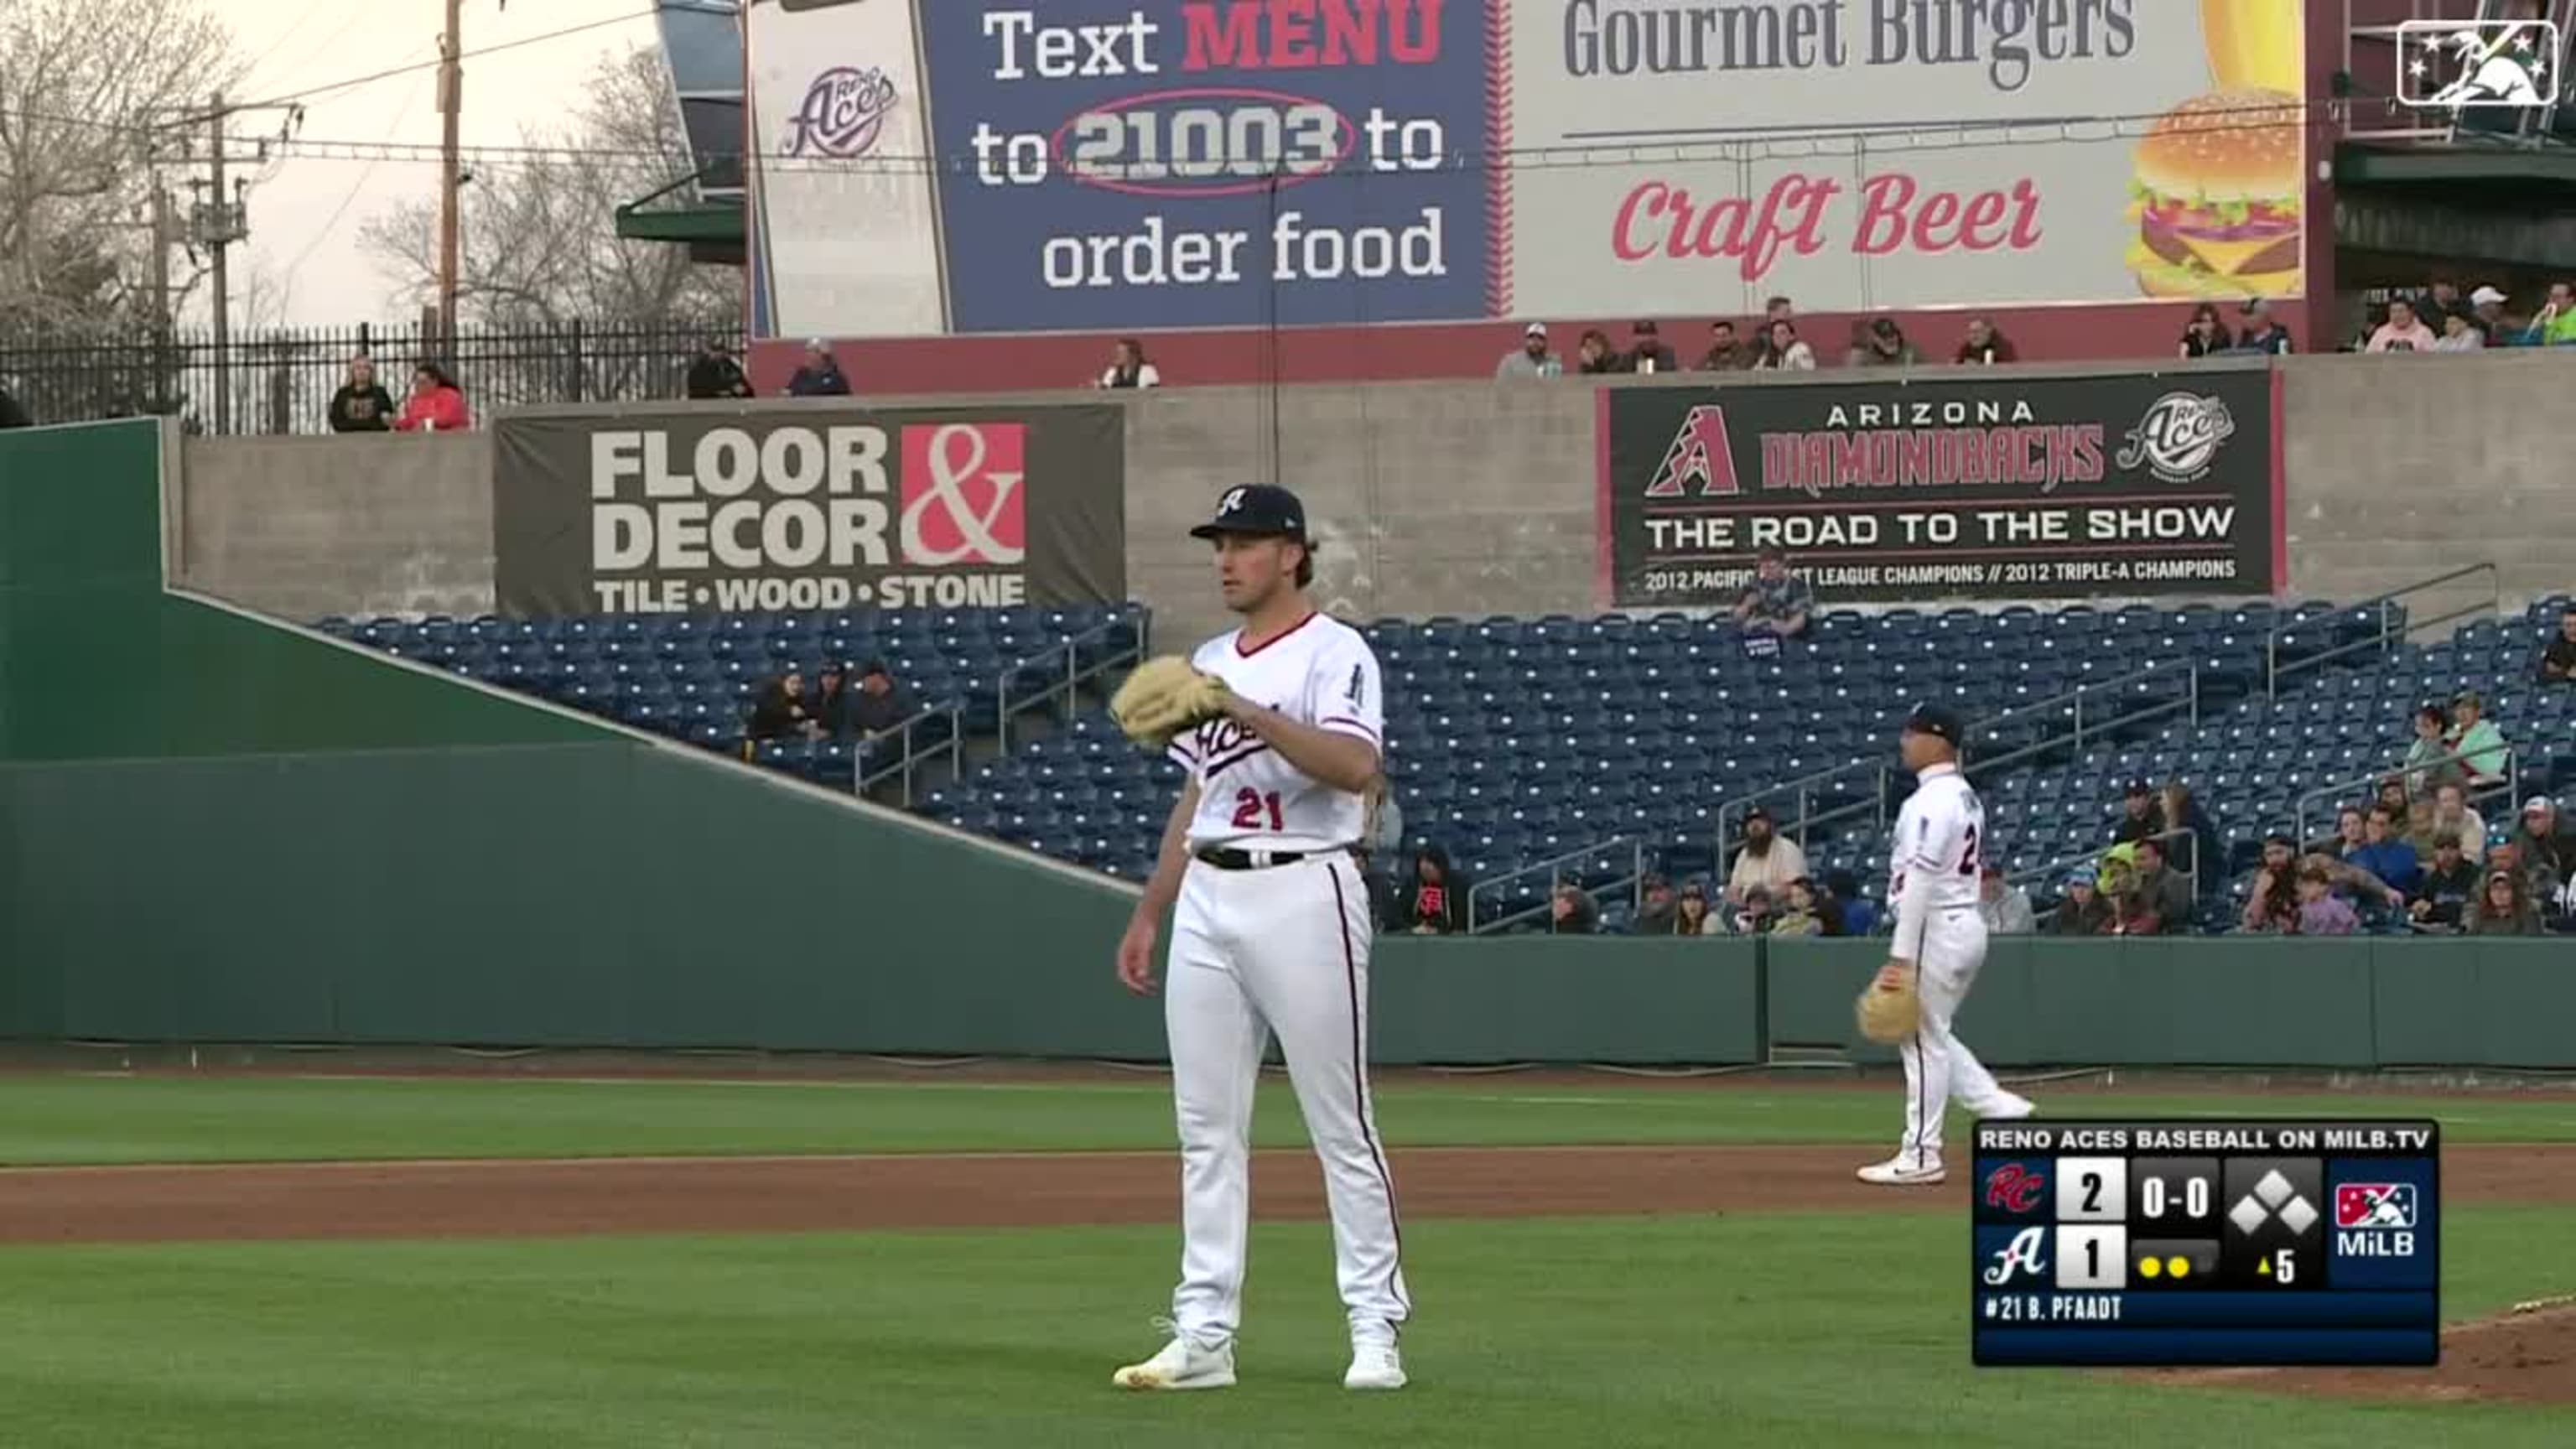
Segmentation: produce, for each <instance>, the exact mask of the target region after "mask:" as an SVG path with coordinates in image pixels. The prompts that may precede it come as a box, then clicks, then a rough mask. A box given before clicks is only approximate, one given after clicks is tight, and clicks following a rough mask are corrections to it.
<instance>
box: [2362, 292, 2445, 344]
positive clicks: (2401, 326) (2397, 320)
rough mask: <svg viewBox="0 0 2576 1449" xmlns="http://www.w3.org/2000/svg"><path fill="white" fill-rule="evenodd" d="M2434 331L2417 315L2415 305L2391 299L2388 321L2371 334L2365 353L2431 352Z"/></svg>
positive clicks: (2399, 299)
mask: <svg viewBox="0 0 2576 1449" xmlns="http://www.w3.org/2000/svg"><path fill="white" fill-rule="evenodd" d="M2434 340H2435V339H2434V336H2433V329H2432V328H2430V327H2427V326H2425V325H2424V323H2423V319H2421V318H2419V317H2417V316H2416V315H2415V304H2414V303H2412V302H2409V301H2407V300H2406V299H2405V298H2403V297H2396V298H2392V299H2390V301H2389V303H2388V320H2387V321H2385V322H2382V323H2380V324H2379V330H2378V331H2376V332H2373V333H2371V334H2370V342H2369V345H2367V346H2365V347H2364V348H2362V351H2364V352H2430V351H2432V350H2433V343H2434Z"/></svg>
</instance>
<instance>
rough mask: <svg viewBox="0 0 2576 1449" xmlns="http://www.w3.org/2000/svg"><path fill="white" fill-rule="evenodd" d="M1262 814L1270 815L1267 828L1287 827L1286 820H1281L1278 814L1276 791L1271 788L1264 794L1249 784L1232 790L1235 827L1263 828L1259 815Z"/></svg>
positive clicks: (1245, 828)
mask: <svg viewBox="0 0 2576 1449" xmlns="http://www.w3.org/2000/svg"><path fill="white" fill-rule="evenodd" d="M1264 814H1267V815H1268V816H1269V817H1270V823H1269V826H1268V827H1267V828H1269V829H1272V830H1285V829H1287V828H1288V825H1287V822H1286V821H1285V820H1283V819H1282V818H1281V817H1280V814H1279V792H1278V791H1276V790H1273V791H1271V792H1270V793H1268V794H1266V795H1265V794H1263V793H1261V792H1260V791H1258V790H1255V789H1253V788H1251V787H1250V786H1246V787H1244V788H1243V789H1240V790H1237V791H1235V792H1234V828H1235V829H1237V830H1260V829H1262V828H1264V827H1263V825H1262V822H1261V817H1262V816H1263V815H1264Z"/></svg>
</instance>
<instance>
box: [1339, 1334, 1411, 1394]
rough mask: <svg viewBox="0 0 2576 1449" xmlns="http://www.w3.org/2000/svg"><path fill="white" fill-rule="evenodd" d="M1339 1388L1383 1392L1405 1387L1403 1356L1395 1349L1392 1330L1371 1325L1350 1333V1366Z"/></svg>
mask: <svg viewBox="0 0 2576 1449" xmlns="http://www.w3.org/2000/svg"><path fill="white" fill-rule="evenodd" d="M1342 1387H1343V1388H1346V1389H1362V1390H1370V1391H1383V1390H1387V1389H1400V1388H1403V1387H1404V1355H1403V1353H1402V1352H1401V1351H1399V1350H1398V1349H1397V1348H1396V1346H1395V1330H1394V1329H1393V1328H1392V1327H1390V1326H1388V1325H1386V1324H1383V1323H1372V1324H1368V1325H1366V1326H1364V1327H1359V1328H1354V1329H1352V1330H1351V1366H1350V1370H1349V1371H1348V1372H1346V1373H1344V1374H1343V1375H1342Z"/></svg>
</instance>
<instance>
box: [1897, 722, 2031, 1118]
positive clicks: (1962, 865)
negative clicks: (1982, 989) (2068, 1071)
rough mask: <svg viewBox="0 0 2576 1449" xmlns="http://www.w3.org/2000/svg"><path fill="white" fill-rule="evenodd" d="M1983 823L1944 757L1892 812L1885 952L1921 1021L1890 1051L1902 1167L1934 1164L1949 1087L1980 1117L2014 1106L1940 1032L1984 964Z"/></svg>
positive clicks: (1961, 1046)
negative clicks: (1901, 1117) (1900, 1064)
mask: <svg viewBox="0 0 2576 1449" xmlns="http://www.w3.org/2000/svg"><path fill="white" fill-rule="evenodd" d="M1985 830H1986V809H1985V806H1984V805H1983V804H1981V803H1979V801H1978V800H1977V792H1976V791H1974V790H1972V789H1970V788H1969V787H1968V781H1967V779H1966V777H1965V776H1963V775H1961V774H1960V773H1959V767H1958V766H1956V765H1953V764H1947V763H1944V764H1938V765H1934V766H1932V767H1931V768H1929V769H1927V770H1925V771H1923V772H1922V773H1921V774H1920V775H1919V776H1917V777H1916V785H1915V789H1914V793H1913V794H1912V795H1911V796H1909V797H1907V799H1906V801H1905V807H1904V808H1903V809H1901V810H1899V811H1897V812H1896V837H1895V850H1894V851H1893V852H1892V855H1893V858H1892V859H1891V860H1890V861H1889V863H1888V871H1889V879H1888V886H1887V898H1888V902H1889V904H1890V905H1891V906H1892V907H1893V908H1894V909H1895V911H1896V941H1895V944H1894V946H1893V947H1892V948H1891V952H1890V954H1892V955H1894V956H1896V957H1898V958H1900V959H1903V960H1909V961H1912V962H1913V963H1914V993H1915V996H1916V997H1917V998H1918V999H1920V1000H1921V1002H1922V1003H1923V1024H1922V1025H1921V1026H1920V1027H1919V1028H1917V1029H1916V1031H1915V1034H1914V1039H1913V1040H1911V1041H1908V1042H1904V1043H1902V1044H1900V1045H1899V1046H1898V1048H1897V1050H1898V1052H1899V1053H1900V1054H1901V1055H1902V1056H1903V1057H1904V1058H1905V1139H1904V1141H1903V1143H1902V1144H1900V1145H1899V1146H1898V1148H1897V1153H1896V1160H1897V1162H1898V1164H1899V1165H1901V1166H1904V1167H1907V1168H1926V1169H1928V1168H1933V1167H1938V1166H1940V1165H1941V1117H1942V1114H1943V1113H1944V1112H1945V1111H1947V1110H1948V1109H1949V1105H1950V1096H1951V1094H1952V1093H1953V1092H1955V1093H1957V1094H1958V1096H1959V1099H1960V1100H1961V1101H1962V1102H1964V1103H1966V1104H1967V1106H1968V1109H1969V1110H1970V1111H1972V1112H1975V1113H1977V1114H1979V1115H1980V1116H1992V1115H1997V1114H2000V1113H2003V1112H2005V1111H2007V1110H2008V1109H2011V1108H2013V1107H2016V1106H2018V1105H2020V1104H2021V1099H2020V1098H2019V1097H2016V1096H2014V1095H2013V1094H2012V1093H2010V1092H2007V1091H2005V1090H2004V1089H2003V1087H2002V1086H2001V1085H1999V1084H1998V1083H1997V1082H1996V1081H1995V1076H1994V1073H1992V1072H1989V1071H1987V1070H1986V1067H1985V1064H1984V1063H1983V1062H1980V1061H1978V1060H1977V1054H1976V1053H1975V1052H1972V1051H1970V1050H1968V1044H1967V1043H1966V1042H1963V1041H1961V1040H1959V1039H1958V1038H1957V1037H1955V1036H1952V1035H1951V1034H1950V1018H1951V1016H1952V1015H1953V1014H1955V1013H1956V1012H1957V1011H1958V1009H1959V1005H1960V1003H1962V1002H1964V1001H1966V1000H1967V999H1968V989H1969V988H1970V987H1972V986H1974V985H1976V982H1977V971H1978V968H1980V967H1982V966H1984V965H1985V964H1986V923H1985V919H1984V918H1983V917H1982V916H1980V915H1978V914H1977V893H1978V884H1979V880H1978V877H1979V872H1980V857H1979V855H1978V852H1979V850H1980V849H1981V848H1982V847H1983V844H1984V837H1985Z"/></svg>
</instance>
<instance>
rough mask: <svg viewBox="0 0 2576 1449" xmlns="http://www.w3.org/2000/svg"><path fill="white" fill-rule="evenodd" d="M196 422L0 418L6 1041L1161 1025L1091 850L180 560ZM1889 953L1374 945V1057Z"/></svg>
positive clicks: (2499, 958)
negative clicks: (178, 457)
mask: <svg viewBox="0 0 2576 1449" xmlns="http://www.w3.org/2000/svg"><path fill="white" fill-rule="evenodd" d="M167 441H168V440H167V437H166V435H165V434H164V433H163V432H162V430H161V428H160V427H159V425H157V424H152V423H126V424H113V425H101V426H96V427H84V428H69V429H44V430H33V431H25V432H13V433H11V434H7V435H0V889H5V891H6V917H5V924H0V950H5V952H6V959H5V961H0V1036H6V1037H11V1038H17V1039H38V1040H43V1039H64V1038H75V1039H83V1040H115V1041H136V1042H143V1041H171V1042H286V1043H317V1044H322V1043H328V1044H353V1045H363V1044H384V1045H392V1044H411V1043H432V1044H456V1045H488V1046H520V1045H527V1046H606V1047H636V1048H679V1047H747V1048H768V1049H773V1050H817V1051H837V1052H881V1053H919V1054H943V1055H1028V1056H1055V1057H1114V1058H1125V1059H1134V1060H1151V1059H1157V1058H1159V1057H1160V1056H1161V1055H1162V1045H1163V1042H1162V1017H1161V1011H1160V1008H1159V1006H1158V1005H1156V1004H1155V1003H1154V1002H1151V1001H1142V1000H1137V999H1135V998H1132V997H1129V996H1128V995H1127V994H1125V993H1124V992H1122V991H1120V990H1119V989H1118V988H1117V987H1116V985H1115V983H1114V982H1113V981H1112V979H1111V972H1110V954H1111V950H1112V947H1113V944H1114V942H1115V941H1116V938H1117V933H1118V931H1119V928H1120V926H1121V925H1122V923H1123V922H1124V920H1125V917H1126V914H1127V912H1128V910H1129V907H1130V902H1131V900H1132V896H1130V895H1129V894H1128V893H1126V892H1125V891H1124V890H1122V889H1120V888H1118V887H1115V886H1113V885H1112V884H1110V883H1108V882H1106V881H1104V880H1100V879H1097V878H1091V877H1080V876H1076V875H1075V874H1073V873H1070V872H1067V871H1063V870H1060V869H1055V868H1051V867H1049V866H1047V865H1044V864H1042V863H1040V862H1039V861H1037V860H1036V859H1035V858H1033V857H1028V856H1024V855H1019V854H1016V853H1012V852H1007V851H998V850H994V849H991V848H988V847H987V846H984V845H981V844H978V843H975V842H971V841H968V840H965V839H962V838H958V837H955V836H953V835H950V834H948V833H946V832H943V831H939V830H936V829H933V828H929V827H926V826H923V825H921V824H920V823H918V822H913V821H909V820H906V819H902V818H899V817H893V816H890V815H887V814H885V813H882V812H875V811H870V810H865V809H861V808H858V807H856V806H854V805H853V804H851V803H850V802H847V801H844V800H839V799H834V798H830V797H826V796H824V795H822V794H820V793H819V792H816V791H813V790H809V789H805V788H803V787H799V786H796V785H793V784H790V783H788V782H786V781H783V780H780V779H777V778H775V777H772V776H767V775H763V774H761V773H759V772H756V771H752V770H749V769H746V768H743V767H740V766H737V765H735V764H733V763H731V762H729V761H725V760H721V759H718V758H715V757H713V756H709V755H705V754H702V753H700V752H697V751H694V750H689V749H685V748H681V747H677V746H668V745H662V744H657V743H652V742H647V741H644V740H642V739H639V738H637V737H634V736H630V735H627V734H623V733H621V732H618V731H615V730H612V729H608V728H606V727H604V726H601V725H598V724H596V723H593V722H590V721H586V720H583V719H580V718H578V717H575V716H570V715H566V714H563V713H561V712H557V711H552V710H547V709H544V708H540V707H537V706H536V705H534V704H532V703H528V702H522V701H519V700H515V699H513V698H511V697H509V696H506V695H498V694H494V693H490V692H486V691H482V690H477V689H474V688H471V687H469V686H466V685H465V684H463V683H461V682H459V681H455V680H451V679H448V678H446V677H444V676H440V675H437V674H433V673H430V672H427V671H422V670H418V669H412V668H407V667H405V666H402V665H400V664H397V663H395V662H392V661H389V660H385V659H383V658H380V657H377V656H373V655H370V654H367V653H365V652H363V651H358V650H352V649H348V648H345V647H342V646H340V645H337V644H334V643H332V642H330V641H327V640H324V639H320V638H318V637H315V636H313V635H310V634H306V633H302V632H300V631H296V630H292V629H286V628H280V627H277V626H275V625H273V624H271V623H269V622H267V621H264V620H261V619H258V618H256V617H252V616H248V615H244V614H239V613H235V612H232V611H230V610H226V609H222V608H218V607H216V606H213V605H210V604H207V603H203V602H200V601H197V600H195V599H191V598H187V597H182V596H178V595H173V594H170V593H168V592H166V591H165V590H164V588H163V585H162V582H161V581H162V570H163V559H162V552H161V540H162V537H163V529H164V524H163V512H162V501H161V493H160V489H159V487H158V483H157V470H158V469H159V468H160V466H161V460H162V458H163V457H164V455H165V453H164V450H165V445H166V443H167ZM1883 951H1884V943H1883V942H1873V941H1865V940H1864V941H1821V942H1808V941H1792V942H1778V943H1774V942H1769V941H1736V940H1696V939H1694V940H1679V939H1667V940H1636V939H1619V938H1595V937H1522V938H1507V939H1499V940H1496V939H1485V940H1473V941H1468V940H1455V939H1447V940H1443V939H1426V938H1419V937H1410V936H1406V937H1394V938H1388V939H1384V940H1381V941H1379V942H1378V943H1377V949H1376V961H1375V966H1374V970H1373V1008H1372V1009H1373V1014H1374V1022H1375V1032H1374V1037H1375V1041H1374V1049H1375V1053H1376V1055H1377V1057H1378V1059H1379V1060H1381V1061H1385V1062H1390V1063H1397V1062H1443V1063H1451V1062H1454V1063H1476V1062H1497V1061H1563V1062H1616V1063H1673V1062H1694V1063H1749V1062H1758V1061H1763V1060H1767V1059H1769V1058H1770V1057H1772V1056H1773V1055H1774V1054H1775V1053H1781V1052H1796V1051H1802V1050H1804V1049H1813V1048H1824V1049H1829V1050H1843V1049H1849V1048H1850V1047H1851V1045H1852V1028H1851V1001H1852V997H1853V996H1854V995H1855V994H1856V993H1857V992H1858V991H1859V990H1860V987H1861V985H1862V983H1863V982H1864V981H1866V980H1867V978H1868V976H1869V974H1870V972H1871V971H1872V970H1874V969H1875V968H1876V966H1877V965H1878V962H1879V959H1880V957H1881V954H1882V952H1883ZM2571 1017H2576V943H2570V942H2567V941H2564V940H2559V941H2529V940H2522V941H2515V940H2503V941H2498V940H2475V941H2470V940H2457V941H2433V940H2393V939H2392V940H2379V939H2371V938H2362V939H2347V940H2342V941H2256V940H2241V941H2240V940H2230V939H2225V938H2219V939H2192V940H2154V939H2142V940H2131V941H2076V942H2057V941H2047V940H2041V939H2037V938H2007V939H2002V940H1999V941H1997V942H1996V943H1995V946H1994V949H1993V952H1992V957H1991V959H1990V960H1989V961H1988V962H1987V963H1986V966H1985V970H1984V975H1983V978H1982V979H1981V981H1980V982H1979V984H1978V986H1977V989H1976V992H1975V995H1974V997H1973V999H1972V1000H1971V1001H1970V1002H1969V1004H1968V1007H1967V1008H1966V1010H1965V1011H1964V1012H1963V1013H1962V1015H1961V1019H1960V1028H1961V1030H1962V1032H1963V1033H1964V1034H1965V1035H1967V1037H1968V1038H1969V1039H1970V1040H1971V1041H1972V1042H1974V1043H1975V1045H1976V1046H1977V1048H1978V1050H1979V1052H1980V1053H1981V1054H1983V1055H1984V1056H1985V1057H1986V1059H1987V1060H1989V1061H1991V1062H1994V1063H1996V1064H1998V1065H2004V1066H2023V1065H2037V1064H2059V1063H2083V1064H2115V1065H2150V1064H2205V1065H2267V1066H2334V1067H2371V1066H2388V1065H2414V1064H2430V1063H2443V1064H2455V1065H2491V1066H2518V1067H2566V1066H2576V1037H2570V1036H2569V1035H2568V1034H2567V1033H2566V1032H2565V1031H2564V1029H2563V1025H2562V1024H2563V1023H2564V1022H2566V1021H2568V1020H2569V1019H2571ZM1860 1055H1862V1057H1863V1059H1869V1053H1867V1052H1863V1053H1860ZM1881 1055H1882V1056H1883V1054H1881Z"/></svg>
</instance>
